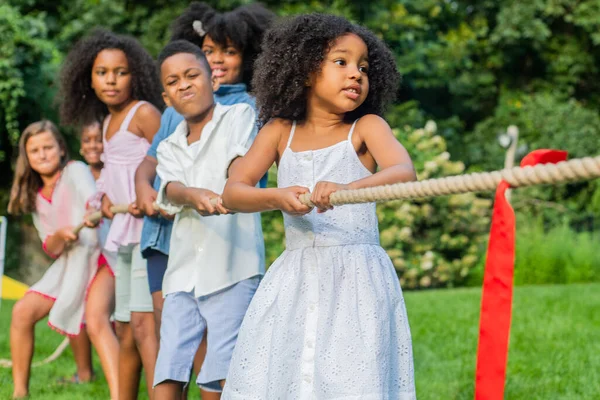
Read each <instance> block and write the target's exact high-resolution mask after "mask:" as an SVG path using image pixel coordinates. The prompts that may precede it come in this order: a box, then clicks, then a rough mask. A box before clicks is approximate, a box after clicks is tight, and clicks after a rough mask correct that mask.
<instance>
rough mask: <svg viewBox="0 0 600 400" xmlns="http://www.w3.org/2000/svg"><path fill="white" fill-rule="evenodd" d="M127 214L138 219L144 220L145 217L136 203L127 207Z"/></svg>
mask: <svg viewBox="0 0 600 400" xmlns="http://www.w3.org/2000/svg"><path fill="white" fill-rule="evenodd" d="M127 212H128V213H129V214H131V215H133V216H134V217H136V218H142V217H143V216H144V212H143V211H142V210H141V209H139V208H138V206H137V204H136V202H135V201H134V202H133V203H131V204H129V206H128V207H127Z"/></svg>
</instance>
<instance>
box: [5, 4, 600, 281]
mask: <svg viewBox="0 0 600 400" xmlns="http://www.w3.org/2000/svg"><path fill="white" fill-rule="evenodd" d="M208 3H210V4H212V5H213V6H214V7H215V8H217V9H220V10H228V9H231V8H233V7H235V6H238V5H240V4H244V3H247V1H238V0H221V1H208ZM263 3H264V4H265V5H267V6H268V7H269V8H271V9H272V10H273V11H275V12H276V13H277V14H278V15H281V16H283V15H290V14H295V13H300V12H311V11H316V12H331V13H336V14H341V15H344V16H346V17H347V18H349V19H351V20H353V21H355V22H358V23H361V24H364V25H366V26H367V27H369V28H370V29H371V30H373V31H374V32H376V33H377V34H378V35H379V36H380V37H381V38H382V39H384V40H385V41H386V43H387V44H388V45H389V47H390V48H391V49H392V51H393V52H394V53H395V55H396V58H397V62H398V68H399V70H400V72H401V73H402V75H403V83H402V86H401V88H400V90H399V100H398V102H397V104H395V105H394V107H392V108H391V109H390V111H389V113H388V115H387V120H388V121H389V123H390V125H391V126H392V127H393V128H394V132H395V133H396V135H397V137H398V139H399V140H400V141H401V142H402V143H403V144H404V145H405V146H406V147H407V148H408V149H409V151H410V153H411V156H412V157H413V159H414V161H415V165H416V167H417V170H418V172H419V177H420V178H421V179H422V178H427V177H439V176H444V175H449V174H458V173H462V172H471V171H481V170H491V169H498V168H501V167H502V166H503V160H504V153H505V150H504V149H503V148H502V147H501V146H500V145H499V144H498V141H497V137H498V135H499V134H501V133H503V132H505V131H506V128H507V126H508V125H511V124H514V125H517V126H518V128H519V131H520V138H519V143H520V144H521V145H522V147H521V151H520V153H519V154H518V156H519V157H521V156H523V155H524V153H525V152H526V150H533V149H537V148H557V149H563V150H568V151H569V153H570V156H571V157H578V156H583V155H597V154H599V153H600V71H599V68H598V66H599V65H600V19H599V18H598V15H599V13H600V1H598V0H531V1H528V2H517V1H514V0H494V1H492V0H479V1H462V0H456V1H455V0H371V1H369V2H365V1H359V0H357V1H350V0H334V1H310V0H308V1H307V0H298V1H297V0H265V1H263ZM188 4H189V2H188V1H181V0H173V1H169V2H168V5H165V3H164V2H162V1H157V0H147V1H143V2H142V1H125V0H69V1H66V0H52V1H48V0H3V1H2V3H0V168H1V171H2V174H0V206H1V207H2V209H3V210H6V204H7V199H8V192H9V190H10V182H11V179H12V165H13V162H14V158H15V155H16V154H15V152H16V143H17V141H18V138H19V134H20V131H21V130H22V129H23V128H24V127H25V126H26V125H27V124H29V123H31V122H33V121H37V120H39V119H40V118H49V119H51V120H54V121H58V116H57V104H58V102H59V101H60V99H56V98H55V95H56V89H57V73H58V71H59V69H60V66H61V62H62V60H63V58H64V56H65V54H66V52H67V51H68V50H69V48H70V46H71V45H72V44H73V43H74V42H75V41H76V40H77V39H79V38H80V37H81V36H83V35H84V34H85V33H86V32H88V31H89V30H90V29H92V28H93V27H94V26H98V25H102V26H104V27H106V28H109V29H112V30H114V31H116V32H120V33H128V34H131V35H133V36H135V37H137V38H138V39H139V40H140V41H141V42H142V44H143V45H144V46H145V47H146V48H147V49H148V50H149V51H150V52H151V54H153V55H156V54H157V53H158V51H159V50H160V48H161V47H162V46H163V45H164V44H165V43H166V42H167V41H168V38H169V35H170V33H169V25H170V23H171V22H172V21H173V19H174V18H175V17H176V16H178V15H179V14H180V13H181V11H182V10H183V9H185V7H186V6H187V5H188ZM433 121H435V122H433ZM63 132H64V133H65V134H66V135H67V136H68V139H69V145H70V147H71V149H72V150H73V152H72V154H73V155H76V154H78V153H77V149H78V142H77V137H76V134H75V132H73V131H72V130H68V129H63ZM523 145H525V146H526V147H523ZM518 161H519V160H518V159H517V162H518ZM272 172H273V173H272V174H271V184H274V181H275V173H274V172H275V170H274V169H273V170H272ZM490 199H491V195H490V194H483V195H477V196H476V195H472V194H471V195H464V196H449V197H444V198H436V199H433V200H428V201H414V202H397V203H389V204H385V205H380V206H379V208H378V215H379V220H380V231H381V239H382V244H383V246H384V247H385V248H386V250H387V251H388V253H389V254H390V256H391V258H392V260H393V262H394V265H395V266H396V268H397V270H398V274H399V278H400V279H401V282H402V283H403V285H404V287H405V288H407V289H416V288H430V287H452V286H461V285H478V284H480V283H481V277H482V271H483V262H484V257H485V244H486V236H487V231H488V229H489V218H490V216H491V201H490ZM512 200H513V204H514V206H515V209H516V211H517V214H518V235H517V242H518V243H517V262H516V278H515V279H516V283H517V284H521V283H523V284H525V283H550V282H552V283H568V282H588V281H598V280H600V259H599V258H600V256H599V252H598V251H597V248H596V247H595V246H597V245H598V243H599V242H600V237H599V235H600V229H599V227H598V225H599V224H600V220H599V219H598V215H599V211H600V182H598V181H592V182H585V183H578V184H571V185H560V186H556V187H542V188H532V189H523V190H519V191H515V193H514V194H513V199H512ZM263 223H264V227H265V239H266V245H267V251H268V258H269V260H268V262H270V261H272V260H273V259H274V258H275V257H276V256H277V255H278V254H280V253H281V251H282V250H283V246H284V243H283V240H282V238H283V226H282V223H281V216H280V214H279V213H266V214H264V215H263ZM9 233H10V234H9V241H8V248H7V265H6V269H7V273H8V274H9V275H12V276H14V277H17V278H19V279H22V280H25V281H32V280H35V279H36V278H37V277H39V275H40V273H41V272H43V268H45V267H46V266H47V265H48V264H47V260H46V259H45V258H44V256H43V255H40V254H39V253H38V252H37V250H38V249H39V243H38V242H37V235H36V234H35V231H34V230H33V228H32V227H31V225H30V221H29V220H28V219H27V218H10V224H9Z"/></svg>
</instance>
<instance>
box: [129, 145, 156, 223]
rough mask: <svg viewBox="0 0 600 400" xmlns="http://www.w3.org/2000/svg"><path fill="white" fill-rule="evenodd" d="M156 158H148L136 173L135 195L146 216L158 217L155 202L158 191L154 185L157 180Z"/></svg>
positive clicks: (138, 205)
mask: <svg viewBox="0 0 600 400" xmlns="http://www.w3.org/2000/svg"><path fill="white" fill-rule="evenodd" d="M157 165H158V161H156V158H154V157H151V156H146V157H145V158H144V160H143V161H142V162H141V164H140V166H139V167H138V168H137V170H136V171H135V195H136V203H137V207H138V208H139V209H140V210H142V211H143V212H144V214H146V215H150V216H152V215H156V213H157V212H156V210H154V202H155V201H156V195H157V193H156V190H154V187H153V186H152V184H153V183H154V179H155V178H156V166H157Z"/></svg>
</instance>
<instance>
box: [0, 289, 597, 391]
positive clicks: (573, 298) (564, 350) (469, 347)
mask: <svg viewBox="0 0 600 400" xmlns="http://www.w3.org/2000/svg"><path fill="white" fill-rule="evenodd" d="M406 302H407V307H408V313H409V319H410V321H411V329H412V335H413V343H414V353H415V368H416V378H417V395H418V398H419V400H429V399H431V400H440V399H443V400H452V399H472V398H473V382H474V380H473V379H474V378H473V377H474V371H475V356H476V347H477V332H478V318H479V302H480V290H479V289H455V290H435V291H426V292H412V293H407V294H406ZM12 304H13V303H12V302H7V301H4V302H2V309H1V310H0V327H2V328H1V331H0V358H7V357H9V350H8V324H9V320H10V309H11V307H12ZM36 332H37V335H38V336H37V337H38V341H37V342H36V359H39V358H42V357H45V356H47V355H49V354H50V353H51V352H52V351H53V350H54V348H55V347H56V346H57V345H58V344H59V343H60V341H61V340H62V337H60V336H59V335H57V334H56V333H54V332H52V331H51V330H50V329H49V328H48V327H47V326H45V325H44V324H40V326H39V327H38V329H37V331H36ZM510 346H511V347H510V354H509V365H508V379H507V384H506V396H505V398H506V399H510V400H513V399H523V400H525V399H526V400H534V399H544V400H553V399H561V400H562V399H573V400H575V399H576V400H583V399H599V398H600V284H581V285H579V284H578V285H558V286H523V287H518V288H516V289H515V298H514V313H513V325H512V332H511V342H510ZM72 372H73V363H72V361H71V358H70V353H68V352H66V353H65V354H63V356H62V357H61V358H59V359H58V360H57V361H55V362H54V363H52V364H50V365H46V366H43V367H39V368H36V369H34V370H33V374H32V375H33V378H32V385H31V392H32V398H35V399H44V400H46V399H47V400H53V399H65V400H66V399H107V398H108V390H107V388H106V387H105V385H104V383H103V379H102V374H101V370H100V367H99V365H97V358H96V372H97V374H98V376H99V379H97V381H96V382H94V383H92V384H88V385H77V386H67V387H65V386H60V385H58V384H56V383H55V382H56V379H57V377H59V376H64V375H68V374H71V373H72ZM11 386H12V385H11V377H10V370H8V369H0V399H8V398H10V394H11ZM193 394H194V395H193V396H191V398H198V397H197V396H198V395H197V391H194V392H193ZM140 398H142V399H145V398H147V397H146V396H145V395H142V396H140Z"/></svg>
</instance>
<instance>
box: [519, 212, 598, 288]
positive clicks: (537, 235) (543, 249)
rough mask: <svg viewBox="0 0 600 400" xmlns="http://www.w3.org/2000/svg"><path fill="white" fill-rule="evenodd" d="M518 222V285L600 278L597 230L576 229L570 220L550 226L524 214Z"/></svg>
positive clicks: (588, 280)
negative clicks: (570, 224) (571, 225)
mask: <svg viewBox="0 0 600 400" xmlns="http://www.w3.org/2000/svg"><path fill="white" fill-rule="evenodd" d="M518 224H519V225H518V228H517V248H516V261H515V284H516V285H530V284H551V283H584V282H585V283H587V282H598V281H600V253H599V252H598V240H599V239H600V238H599V234H598V232H575V231H573V230H572V229H571V227H570V226H569V223H568V221H564V222H563V223H561V224H559V225H557V226H555V227H553V228H549V229H548V228H546V227H545V226H544V223H543V221H542V220H541V219H531V218H529V217H525V216H523V215H520V216H519V218H518Z"/></svg>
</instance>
